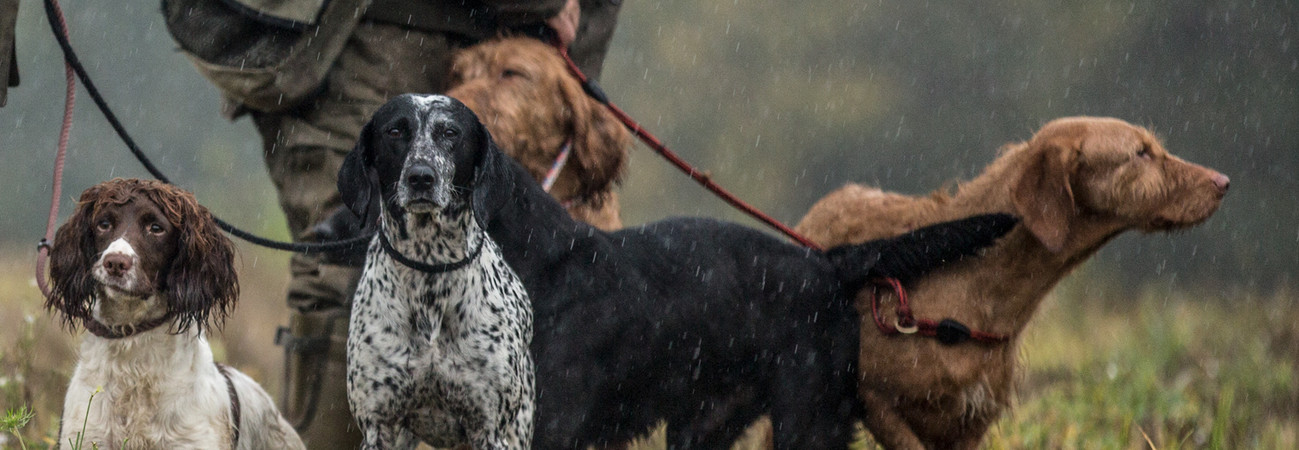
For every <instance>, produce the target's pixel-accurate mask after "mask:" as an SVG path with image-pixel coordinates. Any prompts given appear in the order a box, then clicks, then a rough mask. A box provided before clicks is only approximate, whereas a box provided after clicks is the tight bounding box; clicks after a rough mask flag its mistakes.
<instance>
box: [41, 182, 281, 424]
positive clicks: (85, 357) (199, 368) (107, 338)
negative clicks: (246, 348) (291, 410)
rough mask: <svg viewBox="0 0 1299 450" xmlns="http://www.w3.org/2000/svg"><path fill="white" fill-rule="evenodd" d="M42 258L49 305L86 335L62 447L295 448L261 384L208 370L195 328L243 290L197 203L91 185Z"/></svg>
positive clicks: (152, 190) (228, 252) (159, 190)
mask: <svg viewBox="0 0 1299 450" xmlns="http://www.w3.org/2000/svg"><path fill="white" fill-rule="evenodd" d="M50 259H51V265H50V277H51V279H52V281H53V290H52V292H51V295H50V297H49V299H48V300H47V302H46V306H47V307H48V308H50V309H52V310H55V311H57V312H58V313H60V314H61V316H62V319H63V320H64V322H65V324H66V325H68V326H69V327H70V328H75V327H76V326H77V325H81V326H84V327H85V328H86V330H87V331H90V334H89V335H86V336H85V337H84V338H83V340H82V342H81V350H80V358H79V361H78V363H77V368H76V371H75V372H74V373H73V375H72V382H71V385H70V386H68V393H67V396H66V397H64V404H63V419H62V423H61V431H60V432H59V442H60V443H68V442H82V443H83V444H84V445H86V446H87V448H88V447H89V446H92V445H98V446H99V447H100V448H172V449H179V448H195V449H200V448H201V449H261V448H303V445H302V441H301V440H300V439H299V438H298V435H297V433H296V432H294V430H293V428H292V427H291V426H290V425H289V423H288V422H287V421H285V420H284V418H283V417H281V416H280V414H279V412H278V411H277V410H276V409H275V405H274V403H272V401H271V398H270V396H268V395H267V394H266V392H265V391H264V390H262V388H261V386H258V385H257V383H256V382H255V381H253V380H252V379H251V378H249V377H248V376H246V375H244V374H242V373H240V372H239V371H237V370H235V369H234V368H231V367H227V366H223V365H219V364H216V363H215V362H214V361H213V360H212V351H211V350H210V349H209V348H208V343H207V339H205V338H204V334H203V328H204V327H205V326H210V325H213V324H214V323H215V324H219V323H220V322H221V321H222V320H223V319H224V318H225V316H226V315H227V314H228V313H229V311H230V309H231V308H232V307H233V306H234V302H235V299H236V298H237V297H238V296H239V284H238V281H237V280H236V276H235V270H234V247H233V246H232V245H231V243H230V240H229V239H227V238H226V237H225V235H223V234H221V232H220V230H219V229H218V228H217V227H216V224H215V222H214V221H213V219H212V215H211V214H210V213H208V211H207V209H206V208H204V207H203V206H201V205H199V204H198V202H197V201H195V199H194V196H193V195H191V194H189V193H188V192H185V191H183V190H180V189H178V188H175V187H172V186H169V185H167V184H164V183H161V182H157V181H148V180H137V179H121V178H118V179H114V180H111V181H107V182H104V183H100V184H98V185H96V186H93V187H91V188H90V189H87V190H86V191H85V192H83V193H82V194H81V199H80V201H79V203H78V205H77V209H76V212H75V213H74V214H73V215H72V217H71V218H70V219H69V220H68V222H67V223H65V224H64V225H63V226H62V227H59V231H58V234H57V235H56V237H55V240H54V247H53V249H52V250H51V257H50ZM101 389H102V391H101ZM92 395H94V398H93V400H92V398H91V396H92ZM87 409H89V411H87ZM83 422H84V423H83ZM83 429H84V433H83V431H82V430H83Z"/></svg>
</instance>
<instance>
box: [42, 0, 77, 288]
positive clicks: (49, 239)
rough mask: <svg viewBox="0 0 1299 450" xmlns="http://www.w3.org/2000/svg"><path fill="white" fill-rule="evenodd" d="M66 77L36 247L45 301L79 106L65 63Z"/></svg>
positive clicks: (58, 10) (73, 75) (72, 77)
mask: <svg viewBox="0 0 1299 450" xmlns="http://www.w3.org/2000/svg"><path fill="white" fill-rule="evenodd" d="M51 3H53V5H54V12H55V13H56V14H57V15H58V17H59V23H60V24H62V25H63V29H65V30H66V29H68V22H67V20H65V19H64V18H63V10H62V9H61V8H59V2H58V1H57V0H56V1H53V2H51ZM63 73H64V76H65V78H67V81H68V83H67V95H66V97H65V100H64V101H63V128H62V129H60V130H59V148H58V151H57V152H56V153H55V156H54V186H53V189H52V191H53V193H51V194H50V218H49V220H47V221H46V222H45V238H44V239H41V241H40V243H38V244H36V286H38V287H40V289H41V294H42V295H44V296H45V298H49V297H50V286H49V282H48V281H47V280H46V279H45V263H46V262H47V261H48V260H49V257H50V247H51V246H52V245H53V243H54V224H55V223H57V222H58V220H59V197H61V196H63V164H64V161H65V160H66V159H67V156H68V139H69V137H70V136H71V134H72V109H73V108H74V107H76V105H77V79H76V73H75V72H73V70H72V65H71V64H68V62H67V61H66V60H65V61H64V62H63Z"/></svg>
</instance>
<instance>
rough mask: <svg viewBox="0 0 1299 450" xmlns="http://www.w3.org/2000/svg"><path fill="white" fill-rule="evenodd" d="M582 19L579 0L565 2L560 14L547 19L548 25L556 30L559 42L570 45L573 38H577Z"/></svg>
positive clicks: (566, 45)
mask: <svg viewBox="0 0 1299 450" xmlns="http://www.w3.org/2000/svg"><path fill="white" fill-rule="evenodd" d="M581 20H582V7H581V5H578V4H577V0H568V1H567V2H565V3H564V9H561V10H559V14H555V17H551V18H549V19H546V25H547V26H549V27H550V28H551V29H552V30H555V36H556V37H558V38H559V43H560V44H561V45H563V46H564V47H568V44H572V43H573V40H575V39H577V25H578V23H580V22H581Z"/></svg>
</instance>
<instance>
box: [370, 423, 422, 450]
mask: <svg viewBox="0 0 1299 450" xmlns="http://www.w3.org/2000/svg"><path fill="white" fill-rule="evenodd" d="M356 421H357V424H358V425H359V426H360V427H361V434H362V438H361V449H362V450H387V449H397V450H403V449H405V450H409V449H413V448H415V446H416V445H418V444H419V439H418V438H416V437H415V435H414V434H413V433H411V432H410V430H408V429H406V427H404V426H402V425H401V424H399V423H397V422H377V421H375V420H373V419H372V418H367V419H362V418H360V417H357V419H356Z"/></svg>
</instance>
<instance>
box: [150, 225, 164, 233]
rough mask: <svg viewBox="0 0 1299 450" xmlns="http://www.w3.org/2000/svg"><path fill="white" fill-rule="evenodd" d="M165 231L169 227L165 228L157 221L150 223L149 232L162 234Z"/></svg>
mask: <svg viewBox="0 0 1299 450" xmlns="http://www.w3.org/2000/svg"><path fill="white" fill-rule="evenodd" d="M165 231H167V229H166V228H163V227H162V225H158V224H156V223H154V224H149V234H162V233H163V232H165Z"/></svg>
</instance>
